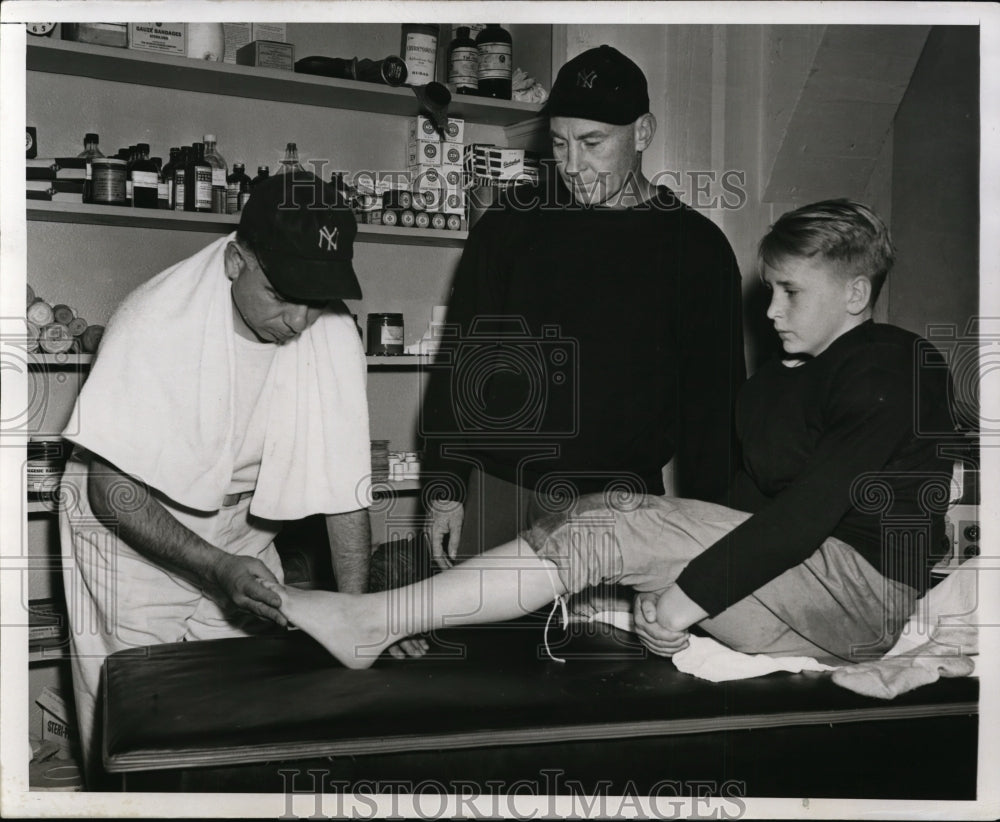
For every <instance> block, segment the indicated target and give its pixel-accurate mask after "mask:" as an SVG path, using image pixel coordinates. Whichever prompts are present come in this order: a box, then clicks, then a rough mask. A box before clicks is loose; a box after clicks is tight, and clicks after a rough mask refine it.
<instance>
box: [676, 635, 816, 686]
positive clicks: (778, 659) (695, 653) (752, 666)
mask: <svg viewBox="0 0 1000 822" xmlns="http://www.w3.org/2000/svg"><path fill="white" fill-rule="evenodd" d="M673 662H674V667H676V668H677V670H678V671H682V672H683V673H685V674H692V675H693V676H697V677H700V678H701V679H707V680H709V681H710V682H728V681H729V680H731V679H749V678H750V677H754V676H764V675H765V674H770V673H774V672H775V671H789V672H790V673H793V674H797V673H800V672H801V671H832V670H834V667H833V666H830V665H824V664H823V663H822V662H817V661H816V660H815V659H813V658H812V657H808V656H768V655H767V654H744V653H741V652H740V651H734V650H733V649H732V648H727V647H726V646H725V645H723V644H722V643H721V642H718V641H716V640H714V639H712V638H711V637H707V636H694V635H692V636H691V640H690V644H689V645H688V646H687V648H685V649H684V650H683V651H680V652H678V653H676V654H674V656H673Z"/></svg>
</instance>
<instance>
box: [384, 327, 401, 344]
mask: <svg viewBox="0 0 1000 822" xmlns="http://www.w3.org/2000/svg"><path fill="white" fill-rule="evenodd" d="M381 332H382V333H381V335H380V339H381V341H382V345H402V344H403V327H402V326H399V325H383V326H382V329H381Z"/></svg>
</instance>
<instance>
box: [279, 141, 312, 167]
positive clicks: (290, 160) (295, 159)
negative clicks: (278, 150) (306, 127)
mask: <svg viewBox="0 0 1000 822" xmlns="http://www.w3.org/2000/svg"><path fill="white" fill-rule="evenodd" d="M296 171H305V169H304V168H302V165H301V164H300V163H299V149H298V146H296V145H295V143H286V144H285V159H283V160H282V161H281V168H279V169H278V174H289V173H294V172H296Z"/></svg>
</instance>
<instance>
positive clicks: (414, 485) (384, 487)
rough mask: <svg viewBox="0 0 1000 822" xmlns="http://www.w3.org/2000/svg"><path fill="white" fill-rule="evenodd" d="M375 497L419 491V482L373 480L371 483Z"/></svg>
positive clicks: (414, 480)
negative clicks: (390, 493)
mask: <svg viewBox="0 0 1000 822" xmlns="http://www.w3.org/2000/svg"><path fill="white" fill-rule="evenodd" d="M372 485H373V491H374V494H375V496H382V495H384V494H386V493H389V492H392V493H394V494H405V493H410V492H413V491H419V490H420V480H418V479H408V480H375V481H373V482H372Z"/></svg>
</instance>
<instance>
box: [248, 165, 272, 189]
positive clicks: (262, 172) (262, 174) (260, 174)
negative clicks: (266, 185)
mask: <svg viewBox="0 0 1000 822" xmlns="http://www.w3.org/2000/svg"><path fill="white" fill-rule="evenodd" d="M270 176H271V169H270V168H268V167H267V166H257V176H256V177H254V178H253V179H252V180H251V181H250V190H251V191H253V187H254V186H255V185H257V184H258V183H262V182H264V180H266V179H267V178H268V177H270Z"/></svg>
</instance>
